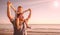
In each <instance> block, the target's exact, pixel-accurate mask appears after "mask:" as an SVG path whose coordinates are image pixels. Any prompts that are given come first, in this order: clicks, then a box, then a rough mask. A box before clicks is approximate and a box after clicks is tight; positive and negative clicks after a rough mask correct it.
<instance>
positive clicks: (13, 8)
mask: <svg viewBox="0 0 60 35" xmlns="http://www.w3.org/2000/svg"><path fill="white" fill-rule="evenodd" d="M9 2H10V0H9ZM10 3H11V2H10ZM10 7H11V8H12V9H13V10H14V12H16V8H15V7H14V6H13V4H12V3H11V6H10Z"/></svg>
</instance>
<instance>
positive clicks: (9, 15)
mask: <svg viewBox="0 0 60 35" xmlns="http://www.w3.org/2000/svg"><path fill="white" fill-rule="evenodd" d="M7 16H8V18H9V19H10V21H11V20H12V19H13V17H12V15H11V12H10V1H8V2H7Z"/></svg>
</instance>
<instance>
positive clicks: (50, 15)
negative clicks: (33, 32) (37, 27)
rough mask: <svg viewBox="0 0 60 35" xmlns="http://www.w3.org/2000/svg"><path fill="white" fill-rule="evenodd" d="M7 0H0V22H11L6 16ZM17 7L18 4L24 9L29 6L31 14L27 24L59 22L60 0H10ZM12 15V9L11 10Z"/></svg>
mask: <svg viewBox="0 0 60 35" xmlns="http://www.w3.org/2000/svg"><path fill="white" fill-rule="evenodd" d="M7 1H8V0H0V24H9V23H11V22H10V21H9V19H8V17H7ZM10 1H11V3H12V4H13V5H14V7H15V8H16V9H17V7H18V6H19V5H21V6H22V7H23V9H24V10H27V9H28V8H30V9H31V10H32V15H31V18H30V20H29V22H28V23H29V24H60V0H10ZM11 13H12V15H13V16H14V12H13V10H11Z"/></svg>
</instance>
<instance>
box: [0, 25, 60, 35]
mask: <svg viewBox="0 0 60 35" xmlns="http://www.w3.org/2000/svg"><path fill="white" fill-rule="evenodd" d="M30 26H31V29H27V34H28V35H60V25H59V24H30ZM0 35H13V26H12V24H0Z"/></svg>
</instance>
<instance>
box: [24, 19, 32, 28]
mask: <svg viewBox="0 0 60 35" xmlns="http://www.w3.org/2000/svg"><path fill="white" fill-rule="evenodd" d="M25 24H26V27H27V28H31V27H29V25H28V21H27V20H25Z"/></svg>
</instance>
